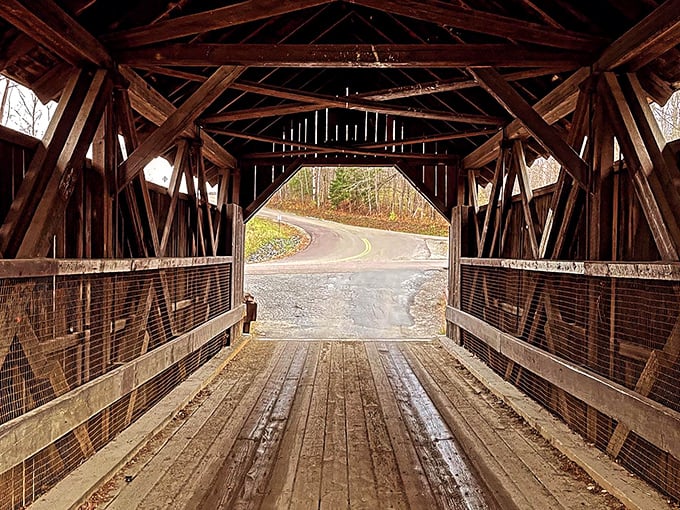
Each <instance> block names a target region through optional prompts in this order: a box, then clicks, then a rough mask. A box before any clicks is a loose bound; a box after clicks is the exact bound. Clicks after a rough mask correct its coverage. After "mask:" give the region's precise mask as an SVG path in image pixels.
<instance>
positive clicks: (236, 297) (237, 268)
mask: <svg viewBox="0 0 680 510" xmlns="http://www.w3.org/2000/svg"><path fill="white" fill-rule="evenodd" d="M240 182H241V180H240V171H239V170H234V171H233V172H232V173H231V200H232V203H230V204H228V205H227V228H228V229H229V231H230V232H229V237H230V241H231V242H230V243H229V244H230V246H231V256H232V257H233V264H232V266H231V308H235V307H236V306H238V305H240V304H241V302H242V301H243V264H244V262H245V260H244V245H245V223H244V222H243V209H242V208H241V206H240V204H239V197H240V191H241V190H240ZM242 327H243V326H242V323H241V322H240V321H239V322H238V323H237V324H235V325H234V326H232V327H231V328H230V330H229V342H230V344H231V345H234V343H235V341H236V340H237V339H238V338H239V337H240V336H241V328H242Z"/></svg>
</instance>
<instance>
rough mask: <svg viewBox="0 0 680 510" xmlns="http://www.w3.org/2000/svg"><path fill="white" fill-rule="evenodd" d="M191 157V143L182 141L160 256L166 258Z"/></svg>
mask: <svg viewBox="0 0 680 510" xmlns="http://www.w3.org/2000/svg"><path fill="white" fill-rule="evenodd" d="M188 155H189V142H188V141H187V140H181V141H180V142H179V144H178V146H177V154H176V155H175V162H174V163H173V165H172V177H171V178H170V184H169V185H168V193H170V205H169V206H168V212H167V214H166V216H165V224H164V226H163V234H162V236H161V244H160V256H161V257H164V256H165V254H166V251H167V246H168V240H169V239H170V230H171V228H172V222H173V220H174V218H175V209H176V208H177V200H178V199H179V188H180V185H181V184H182V175H184V167H185V166H186V164H187V158H188Z"/></svg>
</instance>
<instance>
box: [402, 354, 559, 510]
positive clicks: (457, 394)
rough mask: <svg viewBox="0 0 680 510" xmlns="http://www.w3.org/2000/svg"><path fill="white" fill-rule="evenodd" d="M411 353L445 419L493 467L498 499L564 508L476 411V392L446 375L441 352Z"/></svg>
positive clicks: (521, 503) (493, 486)
mask: <svg viewBox="0 0 680 510" xmlns="http://www.w3.org/2000/svg"><path fill="white" fill-rule="evenodd" d="M411 352H412V353H415V354H417V357H416V358H412V360H413V361H414V363H413V367H414V370H415V371H416V374H417V375H418V377H419V379H420V381H421V382H422V384H423V386H424V387H425V388H426V390H427V392H428V394H430V395H431V398H432V399H433V401H434V402H435V403H436V405H437V407H438V408H439V409H440V412H441V414H442V416H444V418H445V420H447V422H451V423H456V424H458V434H465V433H467V435H468V436H469V438H468V441H470V444H472V445H474V449H475V452H476V455H477V456H480V458H479V460H482V456H483V459H484V460H485V461H486V462H487V463H488V465H490V466H492V468H491V470H490V472H492V474H493V476H494V477H496V478H497V481H496V483H495V484H494V483H489V486H490V488H491V489H492V490H494V489H497V490H498V491H497V493H496V498H497V499H499V500H500V501H503V500H511V501H514V502H515V504H517V505H518V507H519V508H526V509H531V508H561V506H560V504H559V502H558V501H557V500H556V499H555V498H554V496H553V495H552V494H550V492H549V491H548V490H547V489H546V488H545V487H544V486H543V485H542V484H540V483H538V482H537V480H536V478H535V477H534V476H533V474H532V473H531V472H530V471H528V470H526V469H523V467H522V466H521V465H520V464H521V463H520V464H518V462H517V459H516V456H515V455H514V454H513V452H512V450H511V449H510V448H508V446H507V445H506V444H505V443H504V442H503V441H502V440H501V439H500V438H499V437H498V436H497V434H496V433H495V432H494V430H493V428H492V427H491V426H490V425H489V423H488V422H487V421H486V419H485V416H483V415H482V414H480V413H479V412H478V411H477V409H475V407H474V406H473V404H472V402H473V400H474V399H475V398H478V396H477V395H475V394H474V391H469V390H468V391H466V388H465V387H464V386H463V387H461V386H460V385H459V384H458V381H456V380H451V379H449V378H448V377H447V376H446V374H445V373H444V369H445V368H447V367H444V366H443V365H442V364H443V363H444V361H443V360H442V359H441V358H438V357H437V355H438V353H437V352H436V351H433V350H432V348H429V349H412V350H411ZM463 427H464V429H463ZM489 482H491V481H490V480H489ZM501 490H502V492H505V494H503V493H501ZM528 494H529V495H530V498H528V497H527V495H528Z"/></svg>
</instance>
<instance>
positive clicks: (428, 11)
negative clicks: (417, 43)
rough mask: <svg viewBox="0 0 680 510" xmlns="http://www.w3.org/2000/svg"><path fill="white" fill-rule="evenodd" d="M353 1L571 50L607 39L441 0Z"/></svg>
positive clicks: (593, 44) (603, 42) (595, 44)
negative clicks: (467, 7)
mask: <svg viewBox="0 0 680 510" xmlns="http://www.w3.org/2000/svg"><path fill="white" fill-rule="evenodd" d="M350 1H351V2H352V3H355V4H358V5H363V6H365V7H370V8H373V9H378V10H382V11H387V12H390V13H392V14H398V15H400V16H406V17H409V18H414V19H418V20H421V21H428V22H431V23H436V24H438V25H444V26H447V27H452V28H458V29H461V30H469V31H471V32H479V33H483V34H489V35H493V36H497V37H506V38H509V39H512V40H515V41H523V42H529V43H533V44H539V45H542V46H551V47H556V48H562V49H568V50H592V49H595V48H598V47H602V46H604V45H605V44H606V42H605V41H604V40H603V39H602V38H599V37H594V36H591V35H588V34H582V33H578V32H571V31H568V30H564V29H559V28H556V27H554V26H552V27H549V26H544V25H540V24H538V23H531V22H528V21H524V20H521V19H516V18H510V17H507V16H501V15H498V14H492V13H488V12H483V11H478V10H473V9H465V8H462V7H456V6H454V5H451V4H450V3H446V2H440V1H437V0H350Z"/></svg>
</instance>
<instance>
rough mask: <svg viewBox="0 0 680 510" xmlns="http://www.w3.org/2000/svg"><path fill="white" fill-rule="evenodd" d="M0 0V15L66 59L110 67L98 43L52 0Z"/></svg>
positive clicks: (81, 63)
mask: <svg viewBox="0 0 680 510" xmlns="http://www.w3.org/2000/svg"><path fill="white" fill-rule="evenodd" d="M27 4H29V2H26V1H25V0H4V1H3V5H2V9H0V17H1V18H4V19H5V20H7V21H8V22H9V23H11V24H12V25H14V26H15V27H17V28H18V29H20V30H22V31H23V32H25V33H26V35H28V36H29V37H30V38H31V39H33V40H35V41H36V42H38V43H39V44H41V45H42V46H44V47H45V48H46V49H48V50H50V51H53V52H54V53H56V54H57V55H59V56H60V57H61V58H63V59H64V60H65V61H66V62H68V63H70V64H72V65H74V66H77V67H80V66H83V65H85V64H94V65H97V66H99V67H111V65H112V60H111V57H110V56H109V54H108V52H107V51H106V49H105V48H104V47H103V46H102V44H101V43H100V42H99V41H98V40H97V39H96V38H95V37H94V36H92V35H91V34H90V33H89V32H88V31H87V30H85V29H84V28H83V27H82V26H80V24H79V23H77V22H76V21H75V20H74V19H73V18H71V17H70V16H69V15H68V14H66V12H64V10H63V9H61V7H59V6H58V5H57V4H56V3H55V2H53V1H52V0H31V1H30V5H27Z"/></svg>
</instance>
